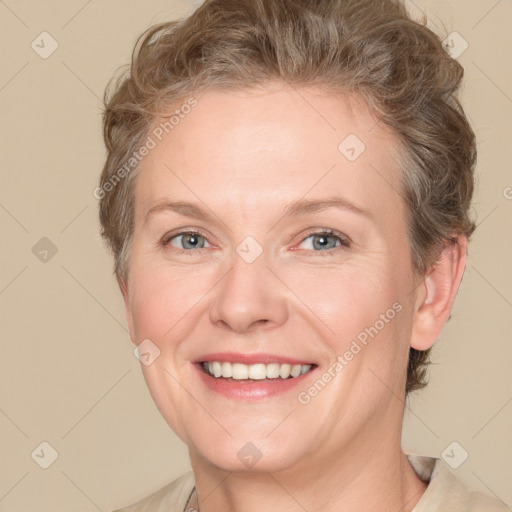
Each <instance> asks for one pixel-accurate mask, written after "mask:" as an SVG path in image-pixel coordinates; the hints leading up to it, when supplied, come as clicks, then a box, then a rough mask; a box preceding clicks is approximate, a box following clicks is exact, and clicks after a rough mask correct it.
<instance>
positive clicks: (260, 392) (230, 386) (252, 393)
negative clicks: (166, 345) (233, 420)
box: [194, 363, 318, 401]
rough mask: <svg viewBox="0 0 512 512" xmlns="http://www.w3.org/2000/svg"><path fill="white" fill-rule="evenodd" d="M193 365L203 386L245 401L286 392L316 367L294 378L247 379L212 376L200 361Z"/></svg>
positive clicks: (298, 383)
mask: <svg viewBox="0 0 512 512" xmlns="http://www.w3.org/2000/svg"><path fill="white" fill-rule="evenodd" d="M194 366H195V368H196V370H197V371H198V372H199V377H200V378H201V380H202V381H203V383H204V384H205V386H206V387H207V388H208V389H210V390H211V391H214V392H216V393H219V394H220V395H224V396H226V397H228V398H233V399H236V400H247V401H253V400H262V399H264V398H271V397H274V396H277V395H281V394H283V393H286V392H287V391H290V390H291V389H293V388H295V387H297V386H300V384H303V383H304V379H305V378H306V377H309V376H310V375H311V374H312V373H313V372H314V371H315V370H316V369H317V368H318V367H315V368H313V369H312V370H310V371H309V372H307V373H305V374H303V375H299V376H298V377H295V378H289V379H262V380H252V381H247V380H233V379H224V378H222V377H219V378H216V377H212V376H210V375H208V374H207V373H205V372H204V371H203V369H202V365H201V364H200V363H199V364H194Z"/></svg>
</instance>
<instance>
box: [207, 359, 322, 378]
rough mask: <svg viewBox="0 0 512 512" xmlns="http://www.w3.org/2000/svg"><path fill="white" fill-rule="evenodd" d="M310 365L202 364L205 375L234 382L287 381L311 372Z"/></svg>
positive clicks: (216, 362)
mask: <svg viewBox="0 0 512 512" xmlns="http://www.w3.org/2000/svg"><path fill="white" fill-rule="evenodd" d="M311 367H312V365H311V364H303V365H300V364H294V365H291V364H280V363H270V364H262V363H258V364H251V365H247V364H242V363H227V362H225V361H224V362H220V361H208V362H206V361H205V362H204V363H203V368H204V370H205V372H206V373H208V374H209V375H211V376H212V377H215V378H220V377H223V378H225V379H229V378H230V377H231V378H233V379H235V380H246V379H251V380H263V379H278V378H281V379H288V378H290V377H291V378H295V377H299V375H304V374H305V373H307V372H309V370H311Z"/></svg>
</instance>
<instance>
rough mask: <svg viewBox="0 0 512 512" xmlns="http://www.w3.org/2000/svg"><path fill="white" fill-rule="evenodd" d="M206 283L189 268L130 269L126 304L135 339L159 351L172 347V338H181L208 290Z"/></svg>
mask: <svg viewBox="0 0 512 512" xmlns="http://www.w3.org/2000/svg"><path fill="white" fill-rule="evenodd" d="M209 282H210V280H209V279H208V276H206V275H204V273H200V272H194V273H192V272H191V271H190V269H187V270H183V269H168V268H167V269H166V268H152V267H150V266H145V267H139V268H137V269H134V273H133V275H132V279H131V290H130V304H131V312H132V317H133V324H134V329H135V333H136V336H137V338H138V339H139V340H142V339H145V338H150V339H151V340H152V341H153V342H154V343H155V344H157V345H158V346H159V347H160V349H161V350H162V349H163V348H164V347H167V346H169V345H170V344H171V345H172V343H171V342H172V339H183V338H184V335H185V331H186V328H187V325H190V319H191V318H192V317H193V316H194V311H195V310H199V309H200V308H201V303H202V300H203V299H204V298H205V296H206V295H207V293H208V291H209V289H210V288H211V286H209Z"/></svg>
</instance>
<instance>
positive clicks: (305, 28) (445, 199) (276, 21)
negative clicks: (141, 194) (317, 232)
mask: <svg viewBox="0 0 512 512" xmlns="http://www.w3.org/2000/svg"><path fill="white" fill-rule="evenodd" d="M426 21H427V20H426V17H425V18H424V19H423V20H421V21H415V20H413V19H412V18H411V16H410V15H409V14H408V12H407V10H406V8H405V7H404V5H403V3H402V2H400V1H398V0H206V1H205V2H204V3H203V4H202V5H201V6H200V7H199V8H198V9H197V10H196V11H195V12H193V13H192V14H191V15H190V16H188V17H187V18H185V19H182V20H179V21H171V22H168V23H163V24H159V25H157V26H154V27H152V28H150V29H149V30H147V31H146V32H145V33H144V34H142V35H141V36H140V38H139V40H138V41H137V44H136V46H135V48H134V52H133V56H132V62H131V67H130V69H129V71H128V72H127V73H125V74H124V75H123V76H121V77H120V78H119V79H118V80H117V81H116V82H112V83H111V84H110V86H109V87H107V89H106V91H105V112H104V119H103V120H104V138H105V144H106V147H107V159H106V163H105V166H104V168H103V172H102V175H101V180H100V187H99V188H98V189H97V190H100V194H99V195H100V203H99V209H100V222H101V227H102V236H103V237H104V238H105V240H106V242H107V244H108V246H109V248H110V249H111V251H112V253H113V255H114V260H115V263H114V272H115V275H116V277H117V279H118V282H119V283H120V284H121V283H124V282H125V281H126V278H127V275H128V267H129V252H130V247H131V241H132V236H133V222H134V193H133V192H134V182H135V179H134V178H135V176H136V174H137V173H136V166H135V167H134V168H133V170H132V171H130V170H126V168H125V167H123V166H125V164H126V162H127V161H128V160H129V159H130V158H131V157H132V155H133V154H134V152H136V151H137V149H138V148H139V147H140V146H141V144H142V143H143V140H144V138H145V137H147V134H148V132H149V130H150V128H151V126H152V124H153V123H154V122H155V120H156V118H157V117H159V116H163V115H165V112H166V111H167V110H168V109H169V108H170V107H169V106H170V105H176V104H177V102H179V101H184V98H187V97H189V96H190V95H191V94H197V93H200V92H201V91H204V90H206V89H207V88H211V87H217V88H227V89H241V88H250V87H252V86H255V85H258V84H259V85H265V83H267V82H269V81H276V80H278V81H282V82H283V83H288V84H290V85H292V86H293V85H298V86H301V85H303V86H308V85H317V86H320V87H325V88H326V89H329V90H334V91H339V92H340V93H345V94H350V95H356V96H357V97H359V98H360V99H361V100H363V102H364V104H365V105H367V106H368V107H369V108H370V109H371V111H372V112H373V113H374V114H375V115H376V117H377V118H378V119H379V120H380V121H381V122H383V123H384V124H385V125H387V126H388V127H389V128H391V130H392V131H393V132H394V133H395V134H396V136H397V139H398V141H399V144H400V155H399V161H398V162H397V164H398V165H400V168H401V170H402V185H403V192H402V194H401V195H402V197H403V198H404V201H405V202H406V204H407V206H408V211H409V218H408V224H409V244H410V247H411V258H412V265H413V268H414V270H415V271H416V272H417V273H419V274H420V275H423V274H424V273H425V272H426V271H427V270H428V269H429V268H430V267H431V266H432V265H433V264H434V263H435V261H436V259H437V257H438V255H439V249H440V247H441V245H442V243H443V241H448V242H453V241H456V239H457V236H460V235H465V236H467V237H468V238H469V237H470V235H471V234H472V233H473V231H474V229H475V224H474V222H473V221H472V220H471V219H470V217H469V215H468V211H469V207H470V202H471V198H472V195H473V187H474V176H473V174H474V167H475V163H476V143H475V135H474V133H473V131H472V129H471V127H470V125H469V123H468V120H467V118H466V116H465V114H464V111H463V108H462V106H461V105H460V102H459V100H458V98H457V95H458V92H459V89H460V85H461V81H462V78H463V73H464V71H463V68H462V66H461V65H460V64H459V63H458V62H457V61H456V60H454V59H453V58H451V57H450V56H449V55H448V53H447V52H446V51H445V50H444V48H443V46H442V42H441V39H440V37H439V36H437V35H436V34H434V33H433V32H432V31H431V30H430V29H428V28H427V26H426ZM123 168H124V169H125V171H124V172H123V173H121V174H122V176H121V177H120V172H119V171H120V169H123ZM121 178H122V179H121ZM107 185H110V186H108V187H107ZM97 197H98V196H97ZM428 357H429V351H421V352H420V351H417V350H415V349H411V350H410V355H409V367H408V373H407V385H406V391H407V392H409V391H412V390H414V389H419V388H421V387H423V386H424V385H425V384H426V369H427V365H428Z"/></svg>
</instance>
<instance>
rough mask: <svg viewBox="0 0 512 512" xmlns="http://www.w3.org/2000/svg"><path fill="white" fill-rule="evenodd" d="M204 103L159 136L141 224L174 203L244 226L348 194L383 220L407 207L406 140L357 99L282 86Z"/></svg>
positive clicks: (141, 197)
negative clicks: (297, 203)
mask: <svg viewBox="0 0 512 512" xmlns="http://www.w3.org/2000/svg"><path fill="white" fill-rule="evenodd" d="M196 99H197V105H196V106H195V107H194V108H193V109H187V111H188V112H187V114H185V115H183V117H182V118H181V119H180V122H179V123H178V124H176V125H175V126H173V127H172V128H169V124H165V122H166V121H167V120H168V118H167V119H165V118H162V119H158V120H157V121H155V124H154V127H153V128H152V131H150V137H152V138H153V139H154V142H155V147H154V148H153V149H152V150H151V151H150V152H149V154H148V155H147V156H146V157H145V158H144V160H143V161H142V163H141V164H140V166H139V169H138V173H139V176H138V179H137V194H136V198H137V199H136V216H137V218H141V217H143V216H144V215H145V214H146V213H147V211H148V210H149V209H150V208H151V207H152V206H154V204H156V203H158V202H161V201H162V200H164V199H165V198H169V199H173V198H174V199H183V200H185V199H186V200H191V201H196V202H198V200H200V201H204V202H205V203H207V204H208V205H210V206H212V207H214V206H215V207H216V208H221V209H225V208H234V209H237V211H238V214H239V215H240V216H241V217H243V216H244V212H249V211H250V212H252V214H254V211H255V209H267V208H268V209H272V208H273V206H274V205H276V207H277V206H280V207H281V208H282V207H283V205H284V204H285V203H286V204H288V203H290V202H292V201H293V200H295V199H297V198H298V197H302V196H306V195H307V197H308V198H314V197H315V196H324V195H325V194H326V193H329V195H330V196H332V195H334V194H336V193H339V194H340V195H342V196H343V197H344V198H347V199H349V200H351V202H353V203H355V204H358V205H367V206H368V207H369V208H370V209H371V210H373V211H374V213H375V214H377V216H378V215H379V214H380V213H382V212H379V209H381V210H385V209H386V207H389V204H390V201H392V202H393V204H394V205H395V206H396V204H397V202H398V200H400V199H401V198H400V194H399V193H400V184H399V177H400V170H399V167H398V164H397V160H396V156H397V140H396V138H395V136H394V135H393V134H391V133H390V132H389V130H386V129H385V128H384V127H383V126H382V124H381V123H378V122H377V119H376V118H375V117H374V116H373V115H372V114H371V113H370V112H369V110H368V109H366V108H364V106H363V105H362V104H361V103H360V102H358V101H357V98H355V97H350V98H349V97H347V96H343V95H341V94H333V93H327V92H326V91H322V90H321V89H312V88H309V89H306V88H291V87H288V86H281V87H278V88H273V89H270V90H263V91H262V90H259V91H256V90H250V91H249V90H245V91H238V92H233V91H231V92H228V91H218V90H211V91H208V92H206V93H204V94H203V95H201V96H199V97H197V98H196ZM160 122H162V123H164V124H159V123H160ZM162 126H163V127H164V128H165V127H167V130H165V129H162V128H161V127H162ZM159 127H160V129H158V128H159ZM155 130H156V131H155ZM166 131H168V133H165V132H166ZM162 132H163V133H162ZM155 133H156V134H157V135H155ZM159 139H161V140H159ZM399 209H400V208H399Z"/></svg>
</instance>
